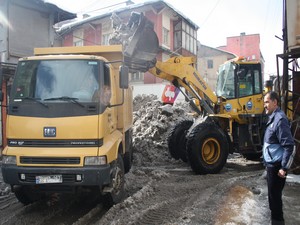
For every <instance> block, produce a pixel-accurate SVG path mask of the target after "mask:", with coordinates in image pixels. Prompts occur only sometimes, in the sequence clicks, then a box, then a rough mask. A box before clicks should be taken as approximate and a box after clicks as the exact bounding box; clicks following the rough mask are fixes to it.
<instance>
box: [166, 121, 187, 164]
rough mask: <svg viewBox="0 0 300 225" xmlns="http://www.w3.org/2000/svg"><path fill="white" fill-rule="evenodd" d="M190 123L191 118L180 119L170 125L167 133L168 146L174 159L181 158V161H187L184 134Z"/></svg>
mask: <svg viewBox="0 0 300 225" xmlns="http://www.w3.org/2000/svg"><path fill="white" fill-rule="evenodd" d="M192 125H193V121H192V120H182V121H180V122H179V123H177V124H176V125H175V126H174V127H172V128H171V130H170V132H169V133H168V148H169V152H170V154H171V156H172V157H173V158H174V159H181V160H182V161H183V162H187V161H188V159H187V152H186V134H187V131H188V130H189V128H190V127H191V126H192Z"/></svg>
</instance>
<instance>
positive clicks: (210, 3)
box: [45, 0, 283, 75]
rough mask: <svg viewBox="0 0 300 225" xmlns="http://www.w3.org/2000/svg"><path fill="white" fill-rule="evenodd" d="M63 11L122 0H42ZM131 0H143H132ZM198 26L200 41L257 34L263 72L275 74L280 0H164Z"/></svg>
mask: <svg viewBox="0 0 300 225" xmlns="http://www.w3.org/2000/svg"><path fill="white" fill-rule="evenodd" d="M45 1H48V2H52V3H54V4H56V5H57V6H59V7H60V8H63V9H65V10H67V11H71V12H74V13H78V14H83V13H91V12H94V10H96V9H101V8H106V7H107V6H109V5H115V4H118V3H121V2H124V0H123V1H122V0H84V1H83V0H63V1H62V0H45ZM132 1H133V2H135V3H141V2H145V1H147V0H132ZM165 1H166V2H168V3H169V4H171V5H172V6H173V7H174V8H176V9H177V10H179V11H180V12H182V14H184V15H185V16H186V17H189V18H190V19H191V20H192V21H193V22H194V23H195V24H197V25H198V26H199V30H198V40H199V41H200V43H202V44H204V45H207V46H210V47H214V48H215V47H218V46H222V45H226V37H231V36H239V35H240V33H242V32H245V33H246V34H260V48H261V52H262V55H263V57H264V59H265V61H266V67H265V74H266V75H269V74H276V54H281V53H282V49H283V42H282V41H281V40H279V39H278V38H276V37H275V35H276V36H278V37H282V5H283V0H165Z"/></svg>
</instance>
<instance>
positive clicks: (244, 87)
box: [236, 64, 262, 97]
mask: <svg viewBox="0 0 300 225" xmlns="http://www.w3.org/2000/svg"><path fill="white" fill-rule="evenodd" d="M236 74H237V90H238V97H246V96H251V95H255V94H259V93H261V92H262V88H261V87H262V85H261V82H262V81H261V72H260V67H259V66H258V65H253V64H244V65H243V64H242V65H239V66H238V67H237V72H236Z"/></svg>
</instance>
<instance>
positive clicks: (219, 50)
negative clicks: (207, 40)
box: [197, 42, 237, 57]
mask: <svg viewBox="0 0 300 225" xmlns="http://www.w3.org/2000/svg"><path fill="white" fill-rule="evenodd" d="M197 45H198V48H199V49H200V48H201V47H204V48H207V49H211V50H213V51H216V52H220V53H225V54H230V55H232V56H233V57H237V55H236V54H234V53H232V52H228V51H225V50H222V49H219V48H213V47H210V46H207V45H203V44H201V43H200V42H198V44H197ZM199 53H200V54H201V51H199V52H198V54H199Z"/></svg>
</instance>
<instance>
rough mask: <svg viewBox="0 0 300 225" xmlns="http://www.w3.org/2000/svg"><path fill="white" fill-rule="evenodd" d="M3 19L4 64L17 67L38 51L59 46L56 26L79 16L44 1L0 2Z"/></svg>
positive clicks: (0, 49)
mask: <svg viewBox="0 0 300 225" xmlns="http://www.w3.org/2000/svg"><path fill="white" fill-rule="evenodd" d="M0 16H1V17H0V18H1V20H0V61H1V62H3V63H16V62H17V61H18V59H19V58H20V57H23V56H29V55H32V54H33V49H34V48H35V47H50V46H55V45H59V43H56V36H55V31H54V29H53V25H54V24H56V23H58V22H60V21H61V20H66V19H71V18H74V17H75V16H76V15H75V14H71V13H68V12H66V11H64V10H62V9H60V8H58V7H57V6H55V5H53V4H49V3H44V1H42V0H38V1H35V0H0Z"/></svg>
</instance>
